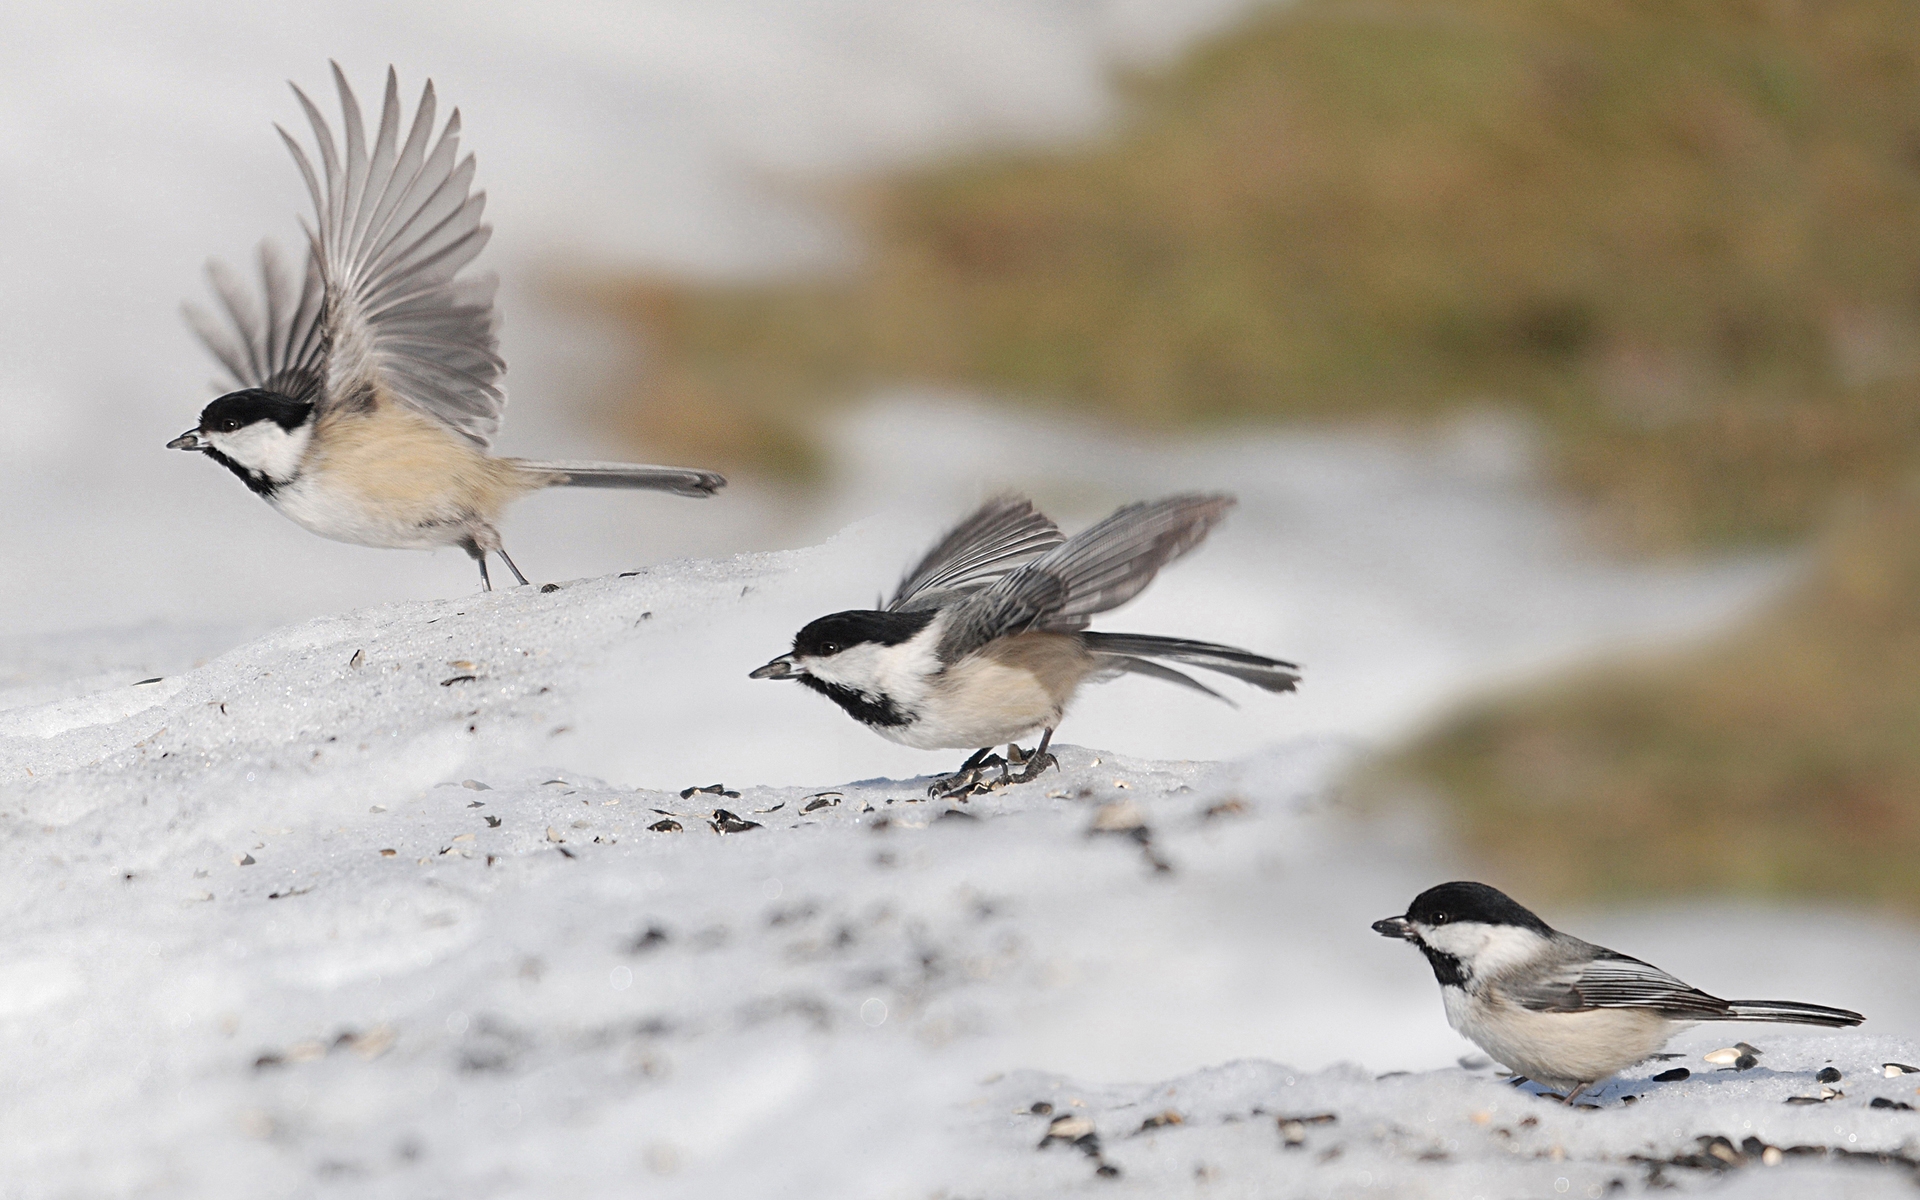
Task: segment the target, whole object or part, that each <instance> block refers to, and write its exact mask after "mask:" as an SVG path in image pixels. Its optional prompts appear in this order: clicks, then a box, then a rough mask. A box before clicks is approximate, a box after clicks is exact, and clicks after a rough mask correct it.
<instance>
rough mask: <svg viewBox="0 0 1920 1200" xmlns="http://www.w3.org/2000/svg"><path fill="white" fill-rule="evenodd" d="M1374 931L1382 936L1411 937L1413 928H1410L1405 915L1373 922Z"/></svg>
mask: <svg viewBox="0 0 1920 1200" xmlns="http://www.w3.org/2000/svg"><path fill="white" fill-rule="evenodd" d="M1373 931H1374V932H1375V933H1377V934H1379V935H1380V936H1381V937H1390V938H1411V937H1412V936H1413V930H1412V929H1410V928H1408V926H1407V919H1406V918H1405V917H1386V918H1383V919H1381V920H1378V921H1375V922H1374V923H1373Z"/></svg>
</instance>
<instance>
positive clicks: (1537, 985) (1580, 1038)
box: [1373, 883, 1866, 1104]
mask: <svg viewBox="0 0 1920 1200" xmlns="http://www.w3.org/2000/svg"><path fill="white" fill-rule="evenodd" d="M1373 929H1374V932H1376V933H1379V934H1382V935H1384V936H1386V937H1393V938H1405V939H1406V940H1407V941H1409V942H1412V943H1413V944H1414V945H1415V946H1417V947H1419V949H1420V952H1421V953H1422V954H1425V955H1426V956H1427V962H1429V963H1430V964H1432V966H1433V974H1434V978H1436V979H1438V980H1439V981H1440V998H1441V1000H1442V1001H1443V1002H1444V1003H1445V1004H1446V1008H1447V1023H1448V1024H1449V1025H1452V1026H1453V1028H1454V1030H1455V1031H1456V1032H1458V1033H1460V1034H1461V1035H1462V1036H1464V1037H1466V1038H1468V1039H1469V1040H1471V1041H1473V1042H1474V1043H1475V1044H1477V1045H1478V1046H1479V1047H1480V1048H1481V1049H1482V1050H1485V1051H1486V1052H1487V1053H1488V1054H1489V1055H1491V1056H1492V1057H1493V1058H1494V1059H1495V1060H1496V1061H1498V1062H1500V1063H1501V1064H1503V1065H1504V1066H1506V1067H1508V1068H1509V1069H1511V1070H1512V1071H1514V1072H1515V1073H1516V1074H1519V1075H1523V1076H1525V1077H1526V1078H1528V1079H1531V1080H1534V1081H1535V1082H1537V1083H1543V1084H1546V1085H1547V1086H1548V1087H1552V1088H1563V1089H1566V1100H1567V1103H1569V1104H1571V1103H1572V1102H1573V1098H1574V1097H1575V1096H1577V1095H1579V1094H1580V1093H1581V1092H1582V1091H1584V1090H1586V1089H1587V1088H1589V1087H1592V1086H1593V1085H1594V1084H1596V1083H1599V1082H1600V1081H1601V1080H1603V1079H1606V1078H1607V1077H1608V1076H1610V1075H1612V1074H1613V1073H1614V1072H1615V1071H1619V1070H1622V1069H1623V1068H1626V1067H1630V1066H1632V1065H1633V1064H1635V1063H1638V1062H1644V1061H1646V1060H1647V1059H1649V1058H1651V1057H1653V1056H1654V1055H1655V1054H1657V1053H1659V1052H1660V1049H1661V1048H1662V1047H1664V1046H1665V1045H1666V1044H1667V1039H1668V1038H1671V1037H1672V1036H1673V1035H1674V1034H1676V1033H1678V1032H1679V1031H1680V1030H1682V1029H1685V1028H1686V1027H1687V1026H1689V1025H1692V1024H1694V1023H1696V1022H1699V1021H1775V1022H1784V1023H1787V1024H1794V1025H1824V1026H1827V1027H1829V1028H1839V1027H1841V1026H1846V1025H1858V1024H1859V1023H1860V1022H1861V1021H1863V1020H1865V1019H1866V1018H1864V1017H1862V1016H1861V1015H1860V1014H1859V1013H1857V1012H1848V1011H1847V1010H1846V1009H1844V1008H1826V1007H1823V1006H1821V1005H1818V1004H1796V1003H1794V1002H1793V1001H1790V1000H1722V999H1720V998H1719V997H1718V996H1709V995H1708V994H1707V993H1705V992H1703V991H1701V990H1699V989H1698V988H1694V987H1689V986H1687V985H1686V984H1685V983H1682V982H1681V981H1680V980H1678V979H1675V978H1674V977H1673V976H1671V975H1669V974H1667V973H1666V972H1665V971H1662V970H1661V969H1660V968H1658V967H1656V966H1652V965H1650V964H1648V963H1643V962H1641V961H1640V960H1639V959H1637V958H1628V957H1627V956H1626V955H1624V954H1616V953H1615V952H1613V951H1612V950H1609V949H1607V948H1606V947H1604V946H1596V945H1593V944H1592V943H1591V942H1583V941H1581V940H1580V939H1579V938H1577V937H1574V936H1573V935H1572V934H1566V933H1561V932H1559V931H1557V930H1555V929H1553V928H1551V927H1550V926H1549V925H1548V924H1547V923H1546V922H1545V921H1542V920H1541V919H1540V918H1539V917H1536V916H1534V915H1533V914H1532V913H1530V912H1528V911H1527V910H1526V909H1524V908H1522V907H1520V906H1519V905H1518V904H1516V903H1514V902H1513V901H1512V900H1511V899H1509V898H1508V897H1507V896H1506V895H1505V894H1504V893H1502V892H1499V891H1496V890H1495V889H1493V888H1490V887H1488V886H1487V885H1486V884H1484V883H1443V884H1441V885H1440V886H1438V887H1431V888H1428V889H1427V890H1426V891H1424V892H1421V893H1420V895H1418V896H1417V897H1415V898H1414V901H1413V903H1412V904H1411V905H1409V906H1408V908H1407V915H1406V916H1404V917H1388V918H1386V919H1385V920H1382V921H1375V922H1374V923H1373Z"/></svg>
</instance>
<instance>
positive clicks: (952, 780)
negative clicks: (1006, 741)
mask: <svg viewBox="0 0 1920 1200" xmlns="http://www.w3.org/2000/svg"><path fill="white" fill-rule="evenodd" d="M1006 765H1007V760H1006V759H1004V758H1001V757H1000V756H999V755H998V754H990V755H988V756H987V757H985V758H983V759H981V760H980V761H979V762H977V763H970V765H968V766H965V767H962V768H960V769H959V770H958V771H955V772H954V773H953V774H951V775H942V776H940V778H938V779H936V780H934V781H933V782H932V783H931V784H929V785H928V786H927V799H929V800H961V801H964V800H966V799H967V798H968V797H970V796H977V795H980V794H981V793H982V792H990V791H992V790H993V789H995V788H997V787H1004V786H1005V780H1006V772H1005V771H1004V770H1003V771H1002V772H1001V773H1000V778H998V779H992V778H989V777H988V771H989V769H990V768H993V767H1005V766H1006Z"/></svg>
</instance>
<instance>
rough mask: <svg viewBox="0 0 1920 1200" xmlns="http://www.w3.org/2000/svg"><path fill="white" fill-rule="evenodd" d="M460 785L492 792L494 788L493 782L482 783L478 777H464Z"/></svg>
mask: <svg viewBox="0 0 1920 1200" xmlns="http://www.w3.org/2000/svg"><path fill="white" fill-rule="evenodd" d="M460 786H461V787H463V788H466V789H468V790H469V791H475V792H490V791H492V790H493V787H492V785H491V784H485V783H481V782H480V781H479V780H478V779H462V780H461V781H460Z"/></svg>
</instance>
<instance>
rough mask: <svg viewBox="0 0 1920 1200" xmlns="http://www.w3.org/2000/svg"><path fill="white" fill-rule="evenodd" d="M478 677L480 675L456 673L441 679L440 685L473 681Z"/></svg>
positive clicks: (446, 685) (445, 685)
mask: <svg viewBox="0 0 1920 1200" xmlns="http://www.w3.org/2000/svg"><path fill="white" fill-rule="evenodd" d="M478 678H479V676H477V675H455V676H453V677H451V678H448V679H442V680H441V681H440V686H441V687H452V686H453V685H454V684H456V683H472V682H473V681H474V680H475V679H478Z"/></svg>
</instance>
